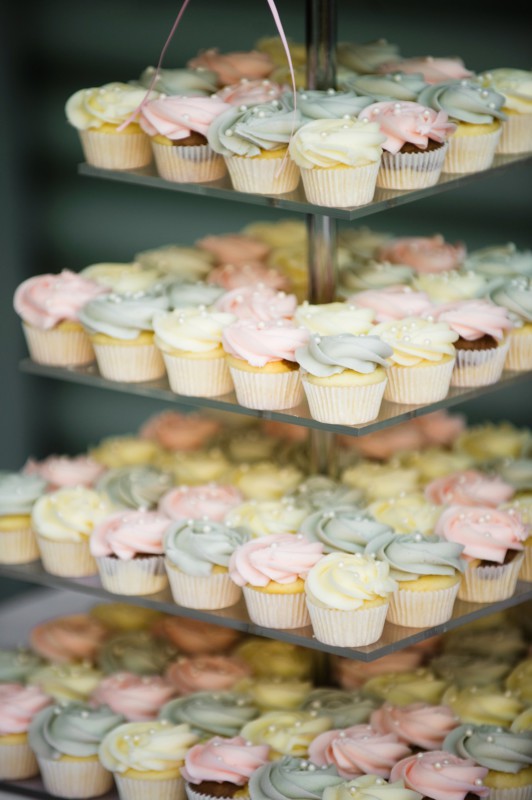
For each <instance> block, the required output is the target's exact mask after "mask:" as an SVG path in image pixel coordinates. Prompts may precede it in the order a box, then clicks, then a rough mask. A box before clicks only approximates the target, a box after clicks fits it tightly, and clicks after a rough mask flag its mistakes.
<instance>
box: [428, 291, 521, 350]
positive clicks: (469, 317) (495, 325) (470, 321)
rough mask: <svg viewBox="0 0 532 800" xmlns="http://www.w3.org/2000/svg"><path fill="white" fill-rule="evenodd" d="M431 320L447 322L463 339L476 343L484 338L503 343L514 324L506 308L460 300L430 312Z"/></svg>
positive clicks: (478, 301)
mask: <svg viewBox="0 0 532 800" xmlns="http://www.w3.org/2000/svg"><path fill="white" fill-rule="evenodd" d="M428 316H430V319H432V320H435V321H436V322H446V323H447V325H448V326H449V327H450V328H451V330H453V331H455V332H456V333H457V334H458V335H459V337H460V338H461V339H465V340H466V341H468V342H474V341H476V340H477V339H481V338H482V337H483V336H491V337H492V338H493V339H496V340H497V341H498V342H500V341H502V340H503V339H504V338H505V337H506V335H507V333H508V332H509V331H511V330H512V328H513V327H514V324H513V322H512V320H511V319H510V316H509V313H508V311H507V310H506V308H504V307H502V306H500V305H496V304H495V303H493V302H491V301H489V300H484V299H482V298H480V299H478V300H458V301H456V302H454V303H445V304H443V305H439V306H436V307H435V308H433V309H431V311H430V312H429V315H428Z"/></svg>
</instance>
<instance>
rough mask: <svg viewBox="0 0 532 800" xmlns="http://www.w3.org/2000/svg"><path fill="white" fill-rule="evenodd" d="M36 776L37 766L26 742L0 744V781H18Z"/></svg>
mask: <svg viewBox="0 0 532 800" xmlns="http://www.w3.org/2000/svg"><path fill="white" fill-rule="evenodd" d="M38 774H39V765H38V763H37V759H36V758H35V755H34V753H33V751H32V749H31V748H30V746H29V744H28V742H27V741H25V742H17V743H15V744H0V780H3V781H19V780H23V779H24V778H33V777H34V776H35V775H38Z"/></svg>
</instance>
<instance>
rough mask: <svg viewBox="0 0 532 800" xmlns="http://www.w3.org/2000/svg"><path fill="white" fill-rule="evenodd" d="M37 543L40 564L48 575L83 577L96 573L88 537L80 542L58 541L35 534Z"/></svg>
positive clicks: (96, 569)
mask: <svg viewBox="0 0 532 800" xmlns="http://www.w3.org/2000/svg"><path fill="white" fill-rule="evenodd" d="M37 545H38V547H39V553H40V556H41V561H42V565H43V567H44V569H45V571H46V572H49V573H50V575H59V576H61V577H63V578H85V577H88V576H89V575H97V573H98V568H97V566H96V561H95V560H94V558H93V557H92V555H91V552H90V549H89V539H88V538H87V539H86V540H85V541H82V542H58V541H53V540H52V539H46V538H45V537H44V536H39V534H37Z"/></svg>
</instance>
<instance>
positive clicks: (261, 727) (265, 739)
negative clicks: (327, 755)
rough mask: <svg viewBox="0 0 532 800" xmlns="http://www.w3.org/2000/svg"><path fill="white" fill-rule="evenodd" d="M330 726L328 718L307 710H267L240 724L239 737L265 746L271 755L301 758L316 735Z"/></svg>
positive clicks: (305, 754)
mask: <svg viewBox="0 0 532 800" xmlns="http://www.w3.org/2000/svg"><path fill="white" fill-rule="evenodd" d="M330 726H331V720H330V719H329V718H328V717H318V716H314V715H313V714H311V713H310V711H268V712H267V713H265V714H261V716H260V717H257V718H256V719H254V720H252V721H251V722H248V723H247V724H246V725H244V727H243V728H242V731H241V735H242V736H243V737H244V738H245V739H249V741H251V742H253V744H262V745H269V746H270V747H271V748H272V753H271V756H275V757H279V756H283V755H285V756H295V757H298V756H299V757H302V758H305V757H306V756H307V755H308V750H309V747H310V745H311V743H312V742H313V740H314V739H315V738H316V736H318V735H319V734H320V733H323V732H324V731H326V730H328V729H329V728H330Z"/></svg>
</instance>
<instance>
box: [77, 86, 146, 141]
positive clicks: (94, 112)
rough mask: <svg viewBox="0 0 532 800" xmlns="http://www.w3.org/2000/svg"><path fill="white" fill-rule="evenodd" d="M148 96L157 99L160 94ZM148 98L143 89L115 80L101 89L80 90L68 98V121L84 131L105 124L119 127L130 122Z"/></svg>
mask: <svg viewBox="0 0 532 800" xmlns="http://www.w3.org/2000/svg"><path fill="white" fill-rule="evenodd" d="M149 97H150V99H151V98H156V97H158V92H154V91H152V92H150V95H149ZM145 99H146V90H145V89H144V88H143V87H141V86H135V85H134V84H131V83H121V82H120V81H113V82H112V83H106V84H104V85H103V86H100V87H94V88H89V89H79V91H77V92H75V93H74V94H73V95H71V96H70V97H69V98H68V100H67V102H66V105H65V114H66V118H67V120H68V122H69V123H70V124H71V125H72V126H73V127H74V128H77V129H78V130H82V131H83V130H88V129H89V128H101V127H102V126H104V125H106V124H110V125H116V126H118V125H121V124H122V122H126V121H127V120H129V118H130V117H131V116H132V115H133V114H134V113H135V112H136V111H137V110H138V108H139V106H140V105H141V103H142V102H143V101H144V100H145Z"/></svg>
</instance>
